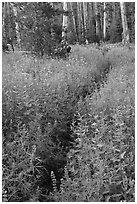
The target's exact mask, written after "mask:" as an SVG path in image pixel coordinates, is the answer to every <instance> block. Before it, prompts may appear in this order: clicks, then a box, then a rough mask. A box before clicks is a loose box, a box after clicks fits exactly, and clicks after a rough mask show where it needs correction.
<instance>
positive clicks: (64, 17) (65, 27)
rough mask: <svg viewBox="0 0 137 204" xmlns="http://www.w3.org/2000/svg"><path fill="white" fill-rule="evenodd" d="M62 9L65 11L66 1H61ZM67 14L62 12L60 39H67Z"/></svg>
mask: <svg viewBox="0 0 137 204" xmlns="http://www.w3.org/2000/svg"><path fill="white" fill-rule="evenodd" d="M63 10H64V11H67V2H63ZM67 25H68V22H67V16H66V15H64V14H63V22H62V39H63V40H65V41H67Z"/></svg>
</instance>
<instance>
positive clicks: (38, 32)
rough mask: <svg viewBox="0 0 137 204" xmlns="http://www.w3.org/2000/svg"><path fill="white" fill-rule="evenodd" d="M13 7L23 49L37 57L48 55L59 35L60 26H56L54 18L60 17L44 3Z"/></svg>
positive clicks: (23, 4)
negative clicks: (19, 27) (16, 15)
mask: <svg viewBox="0 0 137 204" xmlns="http://www.w3.org/2000/svg"><path fill="white" fill-rule="evenodd" d="M15 7H17V9H18V17H17V22H18V23H19V24H21V33H22V35H21V36H22V39H21V40H22V46H23V47H24V49H25V50H29V51H31V52H33V53H36V55H37V56H39V57H40V56H43V55H44V54H50V53H51V52H52V49H53V47H54V46H55V45H56V44H54V43H55V40H56V39H57V38H58V39H59V38H60V35H61V33H60V25H59V26H58V24H56V17H57V16H58V15H60V13H59V12H58V10H57V9H54V8H52V6H51V5H50V3H45V2H34V3H32V2H31V3H29V2H27V3H26V2H25V3H15ZM52 32H54V33H55V35H56V36H53V35H52ZM57 36H58V37H57ZM54 38H55V39H54ZM58 39H57V40H58Z"/></svg>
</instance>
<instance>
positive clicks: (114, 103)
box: [3, 46, 134, 201]
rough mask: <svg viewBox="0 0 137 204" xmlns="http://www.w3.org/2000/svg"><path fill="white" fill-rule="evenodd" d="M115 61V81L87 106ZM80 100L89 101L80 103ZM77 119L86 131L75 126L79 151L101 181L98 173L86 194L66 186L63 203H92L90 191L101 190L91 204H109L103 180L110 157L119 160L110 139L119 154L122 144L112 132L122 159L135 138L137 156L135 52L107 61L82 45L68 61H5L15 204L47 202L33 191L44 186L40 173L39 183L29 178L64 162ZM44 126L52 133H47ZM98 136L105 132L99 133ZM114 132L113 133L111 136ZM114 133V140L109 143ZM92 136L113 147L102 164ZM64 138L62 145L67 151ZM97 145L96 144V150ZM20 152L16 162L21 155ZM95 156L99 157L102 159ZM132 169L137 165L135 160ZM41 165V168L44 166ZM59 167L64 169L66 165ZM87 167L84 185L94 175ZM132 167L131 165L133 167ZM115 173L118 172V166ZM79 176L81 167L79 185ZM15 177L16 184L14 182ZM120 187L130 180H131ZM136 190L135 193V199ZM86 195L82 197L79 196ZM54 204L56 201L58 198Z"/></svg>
mask: <svg viewBox="0 0 137 204" xmlns="http://www.w3.org/2000/svg"><path fill="white" fill-rule="evenodd" d="M110 63H111V64H112V67H113V69H112V70H111V72H110V73H109V76H108V81H107V83H106V84H105V85H102V88H101V89H100V92H96V93H94V94H93V95H92V97H91V96H90V97H87V99H86V100H84V101H83V99H82V98H83V97H84V96H85V95H86V94H87V93H88V94H90V93H92V92H93V89H94V88H95V82H98V81H99V80H101V78H100V76H101V75H102V73H104V70H105V69H107V68H108V67H109V64H110ZM34 72H35V73H34ZM22 73H23V74H22ZM26 73H27V74H26ZM34 75H35V76H34ZM80 98H81V99H82V100H80V101H79V103H78V104H77V102H78V100H79V99H80ZM76 111H77V112H76ZM74 113H77V118H78V119H79V121H81V122H80V123H79V125H78V127H75V128H74V133H75V134H74V135H75V136H76V135H77V137H78V139H79V141H83V145H82V146H80V145H81V143H78V149H79V155H80V156H81V157H82V158H84V159H83V162H85V163H86V164H87V165H84V166H85V167H86V166H88V165H90V164H91V163H95V164H96V169H100V170H99V173H98V174H97V175H96V174H95V175H96V176H95V178H94V179H93V178H92V179H91V178H90V177H88V179H89V182H87V183H85V184H84V183H82V186H84V188H85V189H86V190H82V189H83V187H82V189H81V188H80V186H79V184H76V183H75V182H74V181H71V183H73V185H70V184H68V183H67V182H66V181H65V184H64V185H66V186H68V187H67V190H66V187H64V190H65V193H63V195H64V196H63V195H62V194H61V193H60V194H58V196H57V197H58V200H59V201H66V200H67V201H71V200H72V201H79V200H80V201H84V199H85V200H86V199H87V193H86V192H91V194H92V193H93V191H96V192H98V194H97V195H95V196H93V195H90V197H89V198H88V200H87V201H94V200H96V201H100V200H101V199H109V196H110V195H109V196H108V195H106V198H104V197H103V198H102V197H101V196H100V193H99V192H100V191H101V186H102V183H100V182H103V179H104V171H105V169H106V166H107V165H108V163H107V159H108V155H112V157H111V158H112V160H113V159H115V157H116V156H115V154H114V153H112V149H111V148H110V141H111V143H112V146H113V147H114V148H115V146H116V145H115V144H114V143H113V140H112V135H111V134H113V135H114V136H116V135H119V141H120V144H121V146H119V147H117V148H119V150H120V153H119V154H118V157H119V156H120V155H121V154H123V153H124V154H126V153H127V152H126V151H127V149H128V147H129V145H130V144H128V143H126V144H125V146H126V147H125V146H124V145H122V144H123V143H122V142H123V141H125V138H126V137H129V135H130V132H132V137H131V141H130V142H131V145H132V146H133V149H131V150H129V153H130V154H131V155H132V156H133V154H134V137H133V136H134V135H133V132H134V123H133V122H134V50H128V49H127V50H125V49H123V48H113V49H112V50H110V51H109V52H108V53H107V55H106V56H105V57H104V56H103V55H102V53H101V51H100V50H96V49H94V48H86V47H79V46H75V47H74V48H73V53H72V54H71V56H70V59H69V60H68V61H62V60H60V61H57V60H52V59H50V60H49V59H46V60H36V59H35V60H33V59H32V58H31V57H26V56H22V55H20V54H16V55H13V54H10V55H6V56H3V132H4V136H3V147H4V148H3V149H4V152H3V164H4V165H3V167H4V168H3V172H4V173H3V181H4V182H3V191H5V190H7V191H8V193H7V198H6V199H7V200H9V201H21V200H25V199H32V198H33V197H34V200H37V199H39V198H36V197H37V196H38V197H39V195H40V192H39V191H38V190H37V187H36V186H35V185H33V184H37V181H36V178H35V176H34V175H33V174H32V176H31V178H30V177H29V176H30V175H31V171H32V170H33V169H35V170H37V171H39V173H38V175H37V176H40V175H41V174H42V173H41V169H42V165H43V161H45V162H46V163H48V165H49V163H50V162H51V160H52V162H53V161H58V158H60V159H61V160H62V161H64V158H62V156H61V155H62V153H63V152H62V151H63V150H61V148H63V147H65V142H66V138H62V136H63V137H68V136H69V134H70V132H69V133H68V134H66V135H65V134H64V133H63V131H65V132H67V128H68V125H67V124H68V122H72V118H73V117H74V115H73V114H74ZM81 117H82V119H81ZM43 118H44V120H42V119H43ZM105 118H107V120H105ZM110 118H111V120H113V122H112V124H111V125H109V122H110ZM93 121H94V122H93ZM127 123H131V124H132V125H128V126H129V127H128V128H127ZM93 124H94V125H93ZM121 124H123V126H121ZM115 126H116V127H117V128H115ZM42 128H44V133H43V134H42V133H41V131H42ZM87 129H89V130H88V131H87ZM127 129H128V131H126V130H127ZM96 131H98V134H95V133H96ZM109 131H111V132H112V133H108V132H109ZM93 132H94V133H93ZM121 134H122V137H121ZM106 135H109V136H107V137H106ZM20 136H21V137H20ZM55 136H56V138H55ZM92 137H94V140H95V141H96V143H97V144H98V141H99V143H100V141H101V144H102V142H103V144H102V145H103V148H104V149H103V151H105V148H106V149H107V148H108V154H106V157H105V158H104V159H100V155H102V152H100V151H99V149H96V151H95V154H93V153H92V149H91V146H92V145H91V144H92V142H91V139H92ZM51 138H52V139H51ZM53 138H54V139H53ZM60 140H61V142H62V144H61V145H62V147H59V144H60ZM104 141H106V142H104ZM121 141H122V142H121ZM55 143H56V145H55ZM35 145H36V146H35ZM11 147H12V148H11ZM95 147H96V146H94V145H93V148H95ZM124 148H126V149H124ZM85 149H86V151H85ZM43 152H44V153H43ZM57 152H58V153H57ZM72 152H73V151H72ZM72 152H71V151H70V153H69V154H70V157H71V159H72V162H71V165H68V168H70V169H71V168H73V165H75V164H76V161H75V159H74V155H73V154H74V153H72ZM125 152H126V153H125ZM13 153H14V154H15V155H16V156H13ZM6 155H7V156H8V157H7V156H6ZM20 155H22V156H20ZM43 157H46V160H43ZM95 158H97V159H96V161H95ZM116 159H117V158H116ZM6 160H7V161H6ZM88 160H90V162H88ZM30 161H33V162H32V163H31V162H30ZM38 161H39V162H38ZM53 163H54V162H53ZM55 163H56V162H55ZM73 163H74V164H73ZM119 163H120V162H119ZM132 163H133V165H134V160H133V162H132ZM13 164H14V165H15V166H14V165H13ZM39 164H40V165H41V167H38V166H40V165H39ZM56 165H59V166H60V165H63V164H62V162H60V161H58V162H57V163H56ZM56 165H55V167H54V166H52V168H51V170H54V168H56ZM79 165H80V167H79V170H80V172H81V175H82V178H83V179H82V182H84V180H85V176H86V174H88V170H87V172H86V171H85V170H84V169H83V167H82V164H79ZM101 165H104V166H103V168H100V167H101ZM105 165H106V166H105ZM118 165H120V164H118ZM49 166H51V164H50V165H49ZM125 166H126V167H128V166H129V164H128V162H127V163H126V165H125ZM44 167H45V164H44ZM97 167H98V168H97ZM45 168H47V166H46V167H45ZM94 168H95V167H94ZM108 169H109V168H108ZM71 170H72V169H71ZM66 171H67V170H66ZM17 172H18V173H17ZM84 172H85V173H84ZM113 172H114V173H115V168H114V169H113ZM78 173H79V172H78V169H77V168H76V170H75V172H74V174H75V176H74V178H76V179H77V180H78V181H79V178H80V177H79V176H77V174H78ZM96 173H97V172H96ZM57 174H58V172H57ZM25 175H27V176H25ZM97 177H98V178H100V180H98V179H97ZM28 178H29V179H28ZM15 179H16V182H14V181H15ZM91 181H92V182H95V185H94V188H93V190H91V187H92V186H91V185H90V182H91ZM120 181H122V182H123V178H122V179H121V180H120ZM23 183H24V184H23ZM96 183H97V184H96ZM115 183H116V182H115ZM131 183H133V182H131ZM37 185H38V184H37ZM72 186H73V187H72ZM106 186H107V187H106V188H109V186H110V185H109V184H108V183H107V184H106ZM17 189H19V190H17ZM79 189H80V190H79ZM112 189H113V187H112ZM16 190H17V191H16ZM81 190H82V192H83V194H81ZM105 190H106V189H105ZM133 191H134V190H133V188H131V194H133ZM13 192H15V193H13ZM74 192H75V193H74ZM33 193H34V196H33ZM36 194H38V195H37V196H36ZM80 194H81V195H82V197H81V196H80V197H79V195H80ZM101 194H102V192H101ZM30 195H31V196H30ZM76 195H77V196H76ZM125 195H126V193H125ZM53 198H54V200H56V197H55V196H53ZM110 198H111V196H110ZM81 199H82V200H81ZM122 199H123V198H122ZM124 199H125V200H126V199H128V198H127V197H126V198H124ZM130 200H132V198H130Z"/></svg>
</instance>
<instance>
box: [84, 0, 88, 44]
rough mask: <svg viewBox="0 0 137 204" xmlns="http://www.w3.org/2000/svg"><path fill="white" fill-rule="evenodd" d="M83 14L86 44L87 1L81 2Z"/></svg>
mask: <svg viewBox="0 0 137 204" xmlns="http://www.w3.org/2000/svg"><path fill="white" fill-rule="evenodd" d="M83 15H84V29H85V42H86V44H88V40H87V2H83Z"/></svg>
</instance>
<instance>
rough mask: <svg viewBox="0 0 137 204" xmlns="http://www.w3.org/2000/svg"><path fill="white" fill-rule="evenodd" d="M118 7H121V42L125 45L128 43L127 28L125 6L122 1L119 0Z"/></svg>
mask: <svg viewBox="0 0 137 204" xmlns="http://www.w3.org/2000/svg"><path fill="white" fill-rule="evenodd" d="M120 8H121V18H122V27H123V33H122V44H124V45H126V44H129V30H128V24H127V18H126V8H125V3H124V2H120Z"/></svg>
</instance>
